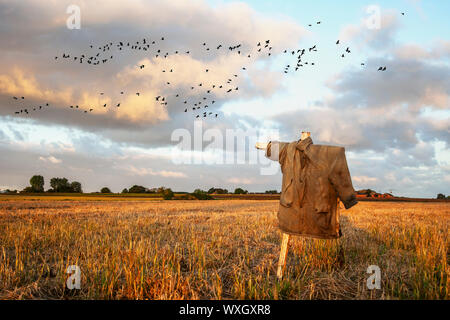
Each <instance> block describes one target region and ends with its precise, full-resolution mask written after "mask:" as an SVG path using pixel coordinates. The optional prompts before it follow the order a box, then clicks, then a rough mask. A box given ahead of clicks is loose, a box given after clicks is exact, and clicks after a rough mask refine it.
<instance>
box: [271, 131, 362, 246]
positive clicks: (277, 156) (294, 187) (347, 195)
mask: <svg viewBox="0 0 450 320" xmlns="http://www.w3.org/2000/svg"><path fill="white" fill-rule="evenodd" d="M266 157H268V158H269V159H271V160H274V161H279V162H280V164H281V171H282V172H283V184H282V191H281V198H280V208H279V211H278V222H279V227H280V229H281V230H282V231H283V232H285V233H288V234H294V235H302V236H307V237H313V238H320V239H336V238H339V237H340V236H341V235H342V233H341V230H340V226H339V216H338V210H337V206H338V200H337V199H338V197H339V199H340V200H341V201H342V202H343V203H344V206H345V208H346V209H349V208H351V207H353V206H354V205H355V204H357V203H358V202H357V201H356V192H355V190H354V189H353V185H352V180H351V177H350V173H349V170H348V166H347V160H346V157H345V149H344V148H342V147H333V146H321V145H314V144H313V141H312V139H311V138H307V139H305V140H302V141H297V142H292V143H283V142H271V143H269V145H268V147H267V151H266Z"/></svg>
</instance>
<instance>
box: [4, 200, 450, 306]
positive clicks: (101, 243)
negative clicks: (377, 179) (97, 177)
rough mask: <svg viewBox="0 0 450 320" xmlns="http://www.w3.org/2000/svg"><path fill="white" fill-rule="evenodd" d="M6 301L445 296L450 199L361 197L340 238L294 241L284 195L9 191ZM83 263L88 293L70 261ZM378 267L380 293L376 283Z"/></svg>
mask: <svg viewBox="0 0 450 320" xmlns="http://www.w3.org/2000/svg"><path fill="white" fill-rule="evenodd" d="M0 200H1V201H0V299H448V298H449V296H450V294H449V287H450V280H449V272H450V267H449V236H448V230H449V221H450V218H449V217H450V203H448V202H447V203H403V202H382V203H378V202H360V203H359V204H358V205H357V206H355V207H353V208H352V209H350V210H347V211H345V210H342V211H341V224H342V231H343V234H344V236H343V238H341V239H340V240H338V241H325V240H312V239H302V238H298V237H294V238H293V239H292V240H291V242H290V247H289V254H288V260H287V265H286V270H285V276H284V278H283V280H282V281H278V280H277V278H276V267H277V263H278V256H279V250H280V240H281V233H280V232H279V230H278V228H277V217H276V212H277V208H278V202H277V201H253V200H216V201H204V202H202V201H159V200H152V201H144V200H141V199H124V200H122V201H99V200H96V199H89V200H87V199H83V198H80V199H76V200H74V199H71V200H69V199H67V200H58V199H57V198H55V199H45V198H44V199H34V200H31V199H27V198H26V197H23V198H19V197H16V198H5V199H0ZM70 265H77V266H79V268H80V269H81V272H82V276H81V289H80V290H72V291H71V290H68V289H67V288H66V279H67V276H68V275H67V274H66V269H67V267H68V266H70ZM370 265H377V266H379V267H380V269H381V290H372V291H371V290H368V288H367V285H366V280H367V278H368V277H369V276H370V275H369V274H367V273H366V271H367V268H368V267H369V266H370Z"/></svg>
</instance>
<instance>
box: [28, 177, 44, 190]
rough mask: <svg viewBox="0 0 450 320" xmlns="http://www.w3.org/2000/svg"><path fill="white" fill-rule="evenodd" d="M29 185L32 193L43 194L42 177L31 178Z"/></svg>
mask: <svg viewBox="0 0 450 320" xmlns="http://www.w3.org/2000/svg"><path fill="white" fill-rule="evenodd" d="M30 185H31V189H32V190H33V191H32V192H44V177H43V176H38V175H36V176H32V177H31V179H30Z"/></svg>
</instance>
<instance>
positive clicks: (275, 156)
mask: <svg viewBox="0 0 450 320" xmlns="http://www.w3.org/2000/svg"><path fill="white" fill-rule="evenodd" d="M287 146H288V143H285V142H278V141H270V142H269V145H268V146H267V149H266V157H267V158H269V159H270V160H273V161H278V162H280V163H281V164H282V163H283V161H284V159H285V158H286V149H287V148H286V147H287Z"/></svg>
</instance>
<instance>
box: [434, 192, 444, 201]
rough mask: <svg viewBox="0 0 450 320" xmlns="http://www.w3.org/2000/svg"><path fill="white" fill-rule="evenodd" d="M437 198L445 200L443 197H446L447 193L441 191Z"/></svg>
mask: <svg viewBox="0 0 450 320" xmlns="http://www.w3.org/2000/svg"><path fill="white" fill-rule="evenodd" d="M436 199H439V200H443V199H445V195H444V194H442V193H439V194H438V195H437V198H436Z"/></svg>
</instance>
